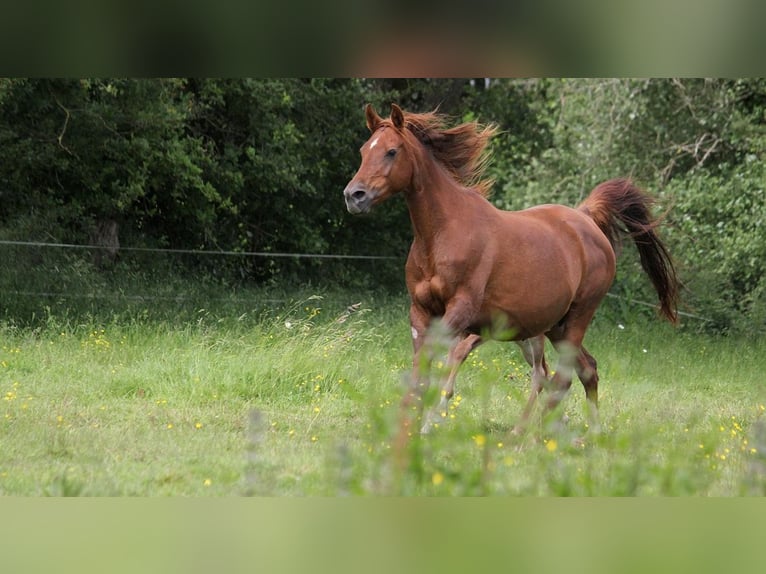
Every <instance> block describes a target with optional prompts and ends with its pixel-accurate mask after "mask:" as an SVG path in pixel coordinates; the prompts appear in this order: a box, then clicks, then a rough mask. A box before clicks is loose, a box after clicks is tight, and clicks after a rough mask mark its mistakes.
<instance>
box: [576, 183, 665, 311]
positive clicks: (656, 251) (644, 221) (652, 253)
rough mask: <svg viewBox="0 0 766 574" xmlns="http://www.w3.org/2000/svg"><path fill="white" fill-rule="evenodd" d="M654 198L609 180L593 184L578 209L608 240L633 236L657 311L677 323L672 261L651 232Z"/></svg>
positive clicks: (657, 223) (616, 242)
mask: <svg viewBox="0 0 766 574" xmlns="http://www.w3.org/2000/svg"><path fill="white" fill-rule="evenodd" d="M653 203H654V200H653V199H652V198H651V197H650V196H649V195H647V194H646V193H645V192H644V191H642V190H641V189H639V188H638V187H636V186H635V185H633V182H631V181H630V180H628V179H610V180H609V181H605V182H604V183H600V184H599V185H597V186H596V187H595V188H594V189H593V191H591V193H590V195H589V196H588V197H587V198H585V201H583V202H582V203H581V204H580V206H579V207H578V209H580V210H581V211H583V212H585V213H587V214H588V215H590V217H591V218H593V221H595V222H596V225H598V226H599V228H600V229H601V231H603V232H604V235H606V236H607V237H608V238H609V241H611V243H612V246H615V245H617V244H618V243H619V239H620V235H622V234H626V235H628V236H630V237H632V238H633V241H634V243H635V244H636V247H637V248H638V254H639V256H640V257H641V266H642V267H643V269H644V271H646V274H647V275H649V279H651V281H652V285H654V289H655V290H656V291H657V295H658V296H659V298H660V312H661V313H662V314H663V315H664V316H665V317H666V318H667V319H668V320H669V321H670V322H671V323H677V322H678V292H679V282H678V277H677V276H676V270H675V267H674V266H673V260H672V259H671V257H670V254H669V253H668V250H667V248H666V247H665V245H664V244H663V243H662V241H660V238H659V237H658V236H657V233H656V232H655V228H656V227H657V226H658V225H659V221H658V220H656V219H653V218H652V215H651V212H650V209H651V207H652V204H653Z"/></svg>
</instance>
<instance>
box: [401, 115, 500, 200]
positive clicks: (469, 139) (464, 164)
mask: <svg viewBox="0 0 766 574" xmlns="http://www.w3.org/2000/svg"><path fill="white" fill-rule="evenodd" d="M404 121H405V126H406V127H407V129H408V130H409V131H410V132H412V134H413V135H414V136H415V137H416V138H417V139H418V141H420V143H422V144H423V145H424V146H426V147H427V148H428V149H430V150H431V152H432V153H433V155H434V158H435V159H436V160H437V161H438V162H439V163H441V164H442V165H443V166H444V167H445V168H446V169H447V170H448V171H449V172H450V173H451V174H452V176H453V177H454V178H455V181H457V182H458V183H460V184H461V185H464V186H466V187H470V188H472V189H474V190H475V191H476V192H478V193H479V194H481V195H482V196H484V197H487V196H488V195H489V193H490V190H491V188H492V184H493V183H494V180H493V179H491V178H484V177H483V175H484V171H485V169H486V168H487V165H488V163H489V160H490V154H489V150H488V149H487V144H488V143H489V139H490V138H491V137H492V136H493V135H495V133H497V127H496V126H495V125H493V124H490V125H481V124H479V123H478V122H467V123H463V124H460V125H457V126H455V127H453V128H447V121H446V118H445V116H444V115H442V114H438V113H436V112H435V111H434V112H427V113H422V114H415V113H411V112H405V113H404Z"/></svg>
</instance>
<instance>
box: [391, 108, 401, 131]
mask: <svg viewBox="0 0 766 574" xmlns="http://www.w3.org/2000/svg"><path fill="white" fill-rule="evenodd" d="M391 121H392V122H393V124H394V127H395V128H396V129H398V130H401V129H403V128H404V112H403V111H402V108H400V107H399V106H397V105H396V104H391Z"/></svg>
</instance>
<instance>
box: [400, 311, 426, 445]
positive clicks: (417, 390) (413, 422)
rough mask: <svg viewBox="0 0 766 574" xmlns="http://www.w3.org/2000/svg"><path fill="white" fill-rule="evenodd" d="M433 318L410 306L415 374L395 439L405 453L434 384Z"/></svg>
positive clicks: (408, 386) (403, 405)
mask: <svg viewBox="0 0 766 574" xmlns="http://www.w3.org/2000/svg"><path fill="white" fill-rule="evenodd" d="M429 324H430V317H429V316H428V314H427V313H425V312H423V311H422V310H421V309H419V308H418V307H416V306H413V307H412V308H411V309H410V327H411V329H412V350H413V359H412V373H411V375H410V378H409V380H408V381H407V387H406V389H405V391H404V396H403V397H402V402H401V406H400V421H399V428H398V433H397V438H396V441H395V451H396V452H397V453H398V456H399V457H401V456H403V452H404V448H405V446H406V445H407V443H408V441H409V439H410V437H411V436H412V433H413V431H412V429H413V427H415V428H416V427H417V425H418V424H419V422H420V419H421V415H422V413H423V396H424V395H425V393H426V391H427V390H428V387H429V385H430V371H431V363H432V362H433V357H432V353H431V352H430V350H429V348H428V346H427V345H425V342H426V335H427V334H428V326H429Z"/></svg>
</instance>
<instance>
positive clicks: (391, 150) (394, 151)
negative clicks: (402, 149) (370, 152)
mask: <svg viewBox="0 0 766 574" xmlns="http://www.w3.org/2000/svg"><path fill="white" fill-rule="evenodd" d="M395 155H396V150H395V149H394V148H391V149H390V150H388V151H387V152H386V157H394V156H395Z"/></svg>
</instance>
